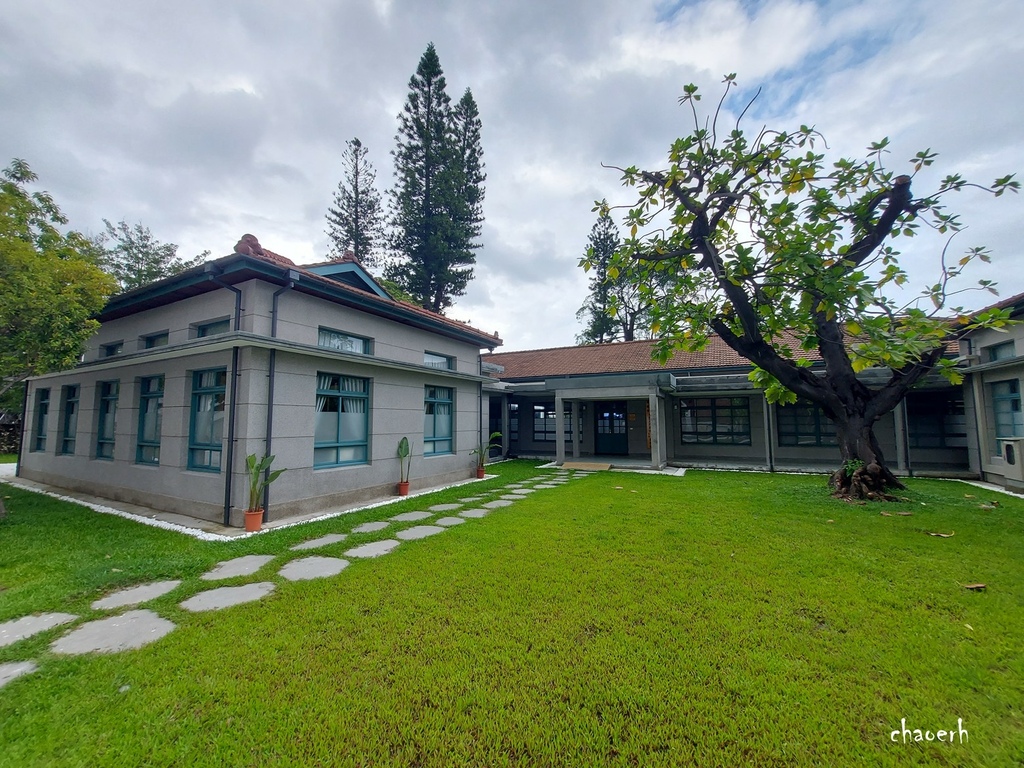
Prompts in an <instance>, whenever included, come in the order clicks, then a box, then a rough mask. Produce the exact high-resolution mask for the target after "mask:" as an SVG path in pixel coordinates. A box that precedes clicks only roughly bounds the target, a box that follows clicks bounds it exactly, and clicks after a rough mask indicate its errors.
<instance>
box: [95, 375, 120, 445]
mask: <svg viewBox="0 0 1024 768" xmlns="http://www.w3.org/2000/svg"><path fill="white" fill-rule="evenodd" d="M119 388H120V385H119V383H118V382H116V381H101V382H100V383H99V387H98V392H99V407H98V408H97V412H98V421H97V423H96V458H97V459H112V458H114V425H115V421H116V419H117V395H118V390H119Z"/></svg>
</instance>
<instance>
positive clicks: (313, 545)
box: [291, 533, 348, 552]
mask: <svg viewBox="0 0 1024 768" xmlns="http://www.w3.org/2000/svg"><path fill="white" fill-rule="evenodd" d="M347 538H348V536H346V535H345V534H344V533H328V534H327V535H326V536H321V537H320V538H319V539H310V540H309V541H303V542H302V543H300V544H296V545H295V546H294V547H292V548H291V549H292V551H293V552H300V551H302V550H305V549H319V548H320V547H326V546H327V545H328V544H337V543H338V542H339V541H344V540H345V539H347Z"/></svg>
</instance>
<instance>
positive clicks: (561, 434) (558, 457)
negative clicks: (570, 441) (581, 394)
mask: <svg viewBox="0 0 1024 768" xmlns="http://www.w3.org/2000/svg"><path fill="white" fill-rule="evenodd" d="M562 407H563V406H562V396H561V395H560V394H558V393H557V392H556V393H555V463H556V464H564V463H565V414H564V413H562Z"/></svg>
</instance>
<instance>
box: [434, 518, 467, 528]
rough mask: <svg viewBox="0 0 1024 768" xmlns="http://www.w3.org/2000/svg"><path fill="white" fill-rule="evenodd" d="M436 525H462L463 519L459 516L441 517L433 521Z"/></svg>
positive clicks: (446, 526)
mask: <svg viewBox="0 0 1024 768" xmlns="http://www.w3.org/2000/svg"><path fill="white" fill-rule="evenodd" d="M434 522H435V523H436V524H437V525H443V526H444V527H445V528H451V527H452V526H453V525H462V524H463V523H464V522H466V521H465V520H463V519H462V518H461V517H442V518H441V519H440V520H435V521H434Z"/></svg>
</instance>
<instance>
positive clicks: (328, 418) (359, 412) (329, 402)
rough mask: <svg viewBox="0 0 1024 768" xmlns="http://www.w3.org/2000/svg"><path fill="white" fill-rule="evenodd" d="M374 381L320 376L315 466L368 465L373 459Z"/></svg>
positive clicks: (318, 378)
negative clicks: (371, 442)
mask: <svg viewBox="0 0 1024 768" xmlns="http://www.w3.org/2000/svg"><path fill="white" fill-rule="evenodd" d="M369 406H370V381H369V379H357V378H354V377H352V376H340V375H338V374H333V373H318V374H317V375H316V424H315V425H314V437H313V466H314V467H315V468H318V467H337V466H340V465H342V464H365V463H366V462H367V461H368V457H369V435H370V421H369V419H370V407H369Z"/></svg>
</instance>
